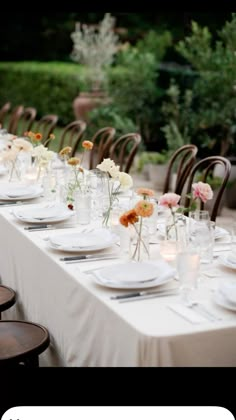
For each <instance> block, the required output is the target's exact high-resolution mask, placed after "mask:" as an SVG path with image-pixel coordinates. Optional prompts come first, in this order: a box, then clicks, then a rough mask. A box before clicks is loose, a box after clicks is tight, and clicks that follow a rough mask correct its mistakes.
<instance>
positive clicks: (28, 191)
mask: <svg viewBox="0 0 236 420" xmlns="http://www.w3.org/2000/svg"><path fill="white" fill-rule="evenodd" d="M42 191H43V190H42V187H41V186H40V185H23V184H17V183H14V184H11V183H7V184H0V200H6V201H15V200H28V199H31V198H36V197H39V196H40V195H41V194H42Z"/></svg>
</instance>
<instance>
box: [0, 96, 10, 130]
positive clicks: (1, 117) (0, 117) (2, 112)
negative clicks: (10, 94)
mask: <svg viewBox="0 0 236 420" xmlns="http://www.w3.org/2000/svg"><path fill="white" fill-rule="evenodd" d="M10 108H11V103H10V102H6V103H5V104H4V105H3V106H2V108H1V109H0V124H1V125H2V127H3V128H4V121H5V117H6V115H7V113H8V112H9V111H10Z"/></svg>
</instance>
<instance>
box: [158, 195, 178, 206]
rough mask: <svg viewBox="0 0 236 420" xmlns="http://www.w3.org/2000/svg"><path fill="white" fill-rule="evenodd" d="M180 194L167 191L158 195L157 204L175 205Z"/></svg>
mask: <svg viewBox="0 0 236 420" xmlns="http://www.w3.org/2000/svg"><path fill="white" fill-rule="evenodd" d="M179 200H180V195H178V194H175V193H167V194H164V195H162V196H161V197H160V199H159V202H158V204H160V206H165V207H177V205H178V202H179Z"/></svg>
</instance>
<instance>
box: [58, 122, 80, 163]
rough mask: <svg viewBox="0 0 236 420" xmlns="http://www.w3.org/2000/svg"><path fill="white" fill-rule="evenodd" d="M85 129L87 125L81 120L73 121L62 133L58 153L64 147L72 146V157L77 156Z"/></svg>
mask: <svg viewBox="0 0 236 420" xmlns="http://www.w3.org/2000/svg"><path fill="white" fill-rule="evenodd" d="M85 129H86V123H85V122H84V121H81V120H77V121H73V122H71V123H70V124H68V125H67V126H66V127H65V128H64V130H63V131H62V135H61V138H60V141H59V146H58V152H60V150H61V149H63V147H66V146H70V147H72V153H71V156H75V154H76V152H77V149H78V148H79V145H80V142H81V139H82V136H83V133H84V131H85Z"/></svg>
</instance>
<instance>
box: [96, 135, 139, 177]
mask: <svg viewBox="0 0 236 420" xmlns="http://www.w3.org/2000/svg"><path fill="white" fill-rule="evenodd" d="M140 143H141V136H140V134H138V133H128V134H125V135H123V136H121V137H119V138H118V139H117V140H116V141H115V142H114V143H112V145H111V147H110V149H109V157H110V158H111V159H112V160H114V162H115V163H116V164H117V165H120V171H123V172H126V173H129V171H130V168H131V165H132V163H133V160H134V157H135V155H136V153H137V151H138V146H139V144H140ZM104 152H105V153H107V148H105V150H104Z"/></svg>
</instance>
